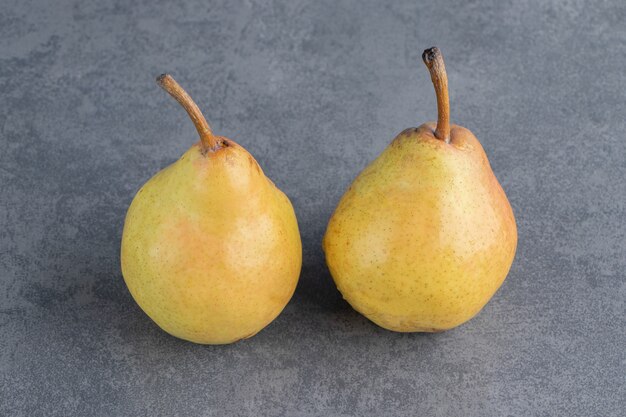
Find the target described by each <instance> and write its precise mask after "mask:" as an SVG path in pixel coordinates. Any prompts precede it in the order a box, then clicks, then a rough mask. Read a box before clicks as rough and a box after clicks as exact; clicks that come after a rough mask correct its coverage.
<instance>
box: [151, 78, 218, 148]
mask: <svg viewBox="0 0 626 417" xmlns="http://www.w3.org/2000/svg"><path fill="white" fill-rule="evenodd" d="M157 84H159V86H160V87H161V88H162V89H164V90H165V91H167V92H168V93H169V95H170V96H172V97H174V98H175V99H176V101H178V102H179V103H180V105H181V106H183V108H184V109H185V110H186V111H187V114H189V117H190V118H191V121H192V122H193V124H194V126H195V127H196V130H197V131H198V134H199V135H200V141H201V142H202V147H203V148H204V150H215V149H217V148H218V147H219V146H220V141H219V139H218V138H217V137H215V136H214V135H213V132H211V128H210V127H209V124H208V123H207V121H206V119H205V118H204V116H203V115H202V112H201V111H200V109H199V108H198V106H197V105H196V103H194V101H193V100H192V99H191V97H190V96H189V94H187V92H186V91H185V90H183V88H182V87H181V86H180V84H178V83H177V82H176V80H175V79H174V78H172V76H171V75H169V74H161V75H159V76H158V77H157Z"/></svg>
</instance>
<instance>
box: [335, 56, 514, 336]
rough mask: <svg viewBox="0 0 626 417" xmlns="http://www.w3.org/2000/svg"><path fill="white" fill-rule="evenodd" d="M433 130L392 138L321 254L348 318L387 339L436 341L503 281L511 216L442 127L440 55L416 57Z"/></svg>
mask: <svg viewBox="0 0 626 417" xmlns="http://www.w3.org/2000/svg"><path fill="white" fill-rule="evenodd" d="M422 58H423V60H424V63H425V64H426V66H427V67H428V69H429V71H430V74H431V78H432V81H433V84H434V86H435V91H436V95H437V108H438V120H437V124H436V125H435V124H434V123H426V124H423V125H421V126H420V127H417V128H409V129H406V130H404V131H403V132H402V133H400V134H399V135H398V136H397V137H396V138H395V139H394V140H393V141H392V142H391V144H390V145H389V147H387V149H385V151H384V152H383V153H382V154H380V155H379V156H378V158H376V159H375V160H374V161H373V162H372V163H371V164H370V165H369V166H367V167H366V168H365V169H364V170H363V171H362V172H361V173H360V174H359V175H358V177H357V178H356V179H355V180H354V182H353V183H352V185H351V186H350V188H349V189H348V191H347V192H346V193H345V194H344V196H343V197H342V198H341V201H340V202H339V205H338V206H337V208H336V210H335V212H334V214H333V215H332V217H331V219H330V222H329V224H328V228H327V230H326V234H325V235H324V241H323V249H324V252H325V255H326V262H327V264H328V267H329V269H330V272H331V275H332V277H333V279H334V281H335V283H336V285H337V287H338V289H339V291H340V292H341V293H342V295H343V297H344V298H345V299H346V300H347V301H348V302H349V303H350V305H352V307H353V308H354V309H356V310H357V311H359V312H360V313H362V314H363V315H365V316H366V317H367V318H368V319H370V320H371V321H373V322H374V323H376V324H378V325H379V326H382V327H384V328H386V329H389V330H394V331H398V332H438V331H443V330H447V329H451V328H453V327H455V326H458V325H460V324H462V323H464V322H466V321H467V320H469V319H471V318H472V317H474V316H475V315H476V314H477V313H478V312H479V311H480V310H481V309H482V308H483V306H484V305H485V304H486V303H487V302H488V301H489V299H491V297H492V296H493V295H494V293H495V292H496V290H497V289H498V288H499V287H500V285H501V284H502V282H503V281H504V279H505V277H506V275H507V273H508V271H509V268H510V267H511V263H512V262H513V258H514V256H515V249H516V246H517V228H516V225H515V218H514V217H513V211H512V209H511V206H510V204H509V201H508V200H507V197H506V195H505V194H504V191H503V190H502V187H501V186H500V184H499V183H498V180H497V179H496V177H495V175H494V174H493V171H492V170H491V166H490V165H489V161H488V160H487V156H486V155H485V152H484V150H483V148H482V146H481V145H480V143H479V142H478V140H477V139H476V138H475V137H474V135H473V134H472V133H471V132H470V131H469V130H467V129H465V128H463V127H461V126H457V125H450V117H449V115H450V110H449V109H450V107H449V99H448V81H447V76H446V71H445V66H444V62H443V57H442V55H441V52H440V51H439V49H437V48H430V49H427V50H426V51H424V54H423V55H422Z"/></svg>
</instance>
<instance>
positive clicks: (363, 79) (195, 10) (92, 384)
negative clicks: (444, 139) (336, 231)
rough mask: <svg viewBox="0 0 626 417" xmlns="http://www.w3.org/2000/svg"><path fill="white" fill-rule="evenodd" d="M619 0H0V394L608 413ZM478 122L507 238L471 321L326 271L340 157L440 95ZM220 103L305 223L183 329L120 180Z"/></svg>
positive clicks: (227, 123) (171, 411)
mask: <svg viewBox="0 0 626 417" xmlns="http://www.w3.org/2000/svg"><path fill="white" fill-rule="evenodd" d="M625 21H626V3H624V2H623V1H621V0H608V1H598V2H594V3H593V5H592V4H591V3H589V2H584V1H582V0H559V1H539V0H537V1H526V0H524V1H515V2H514V1H495V0H494V1H461V0H453V1H442V2H434V1H433V2H421V1H418V2H414V1H397V2H395V1H394V2H381V1H360V2H357V1H317V2H304V1H284V2H273V1H221V2H202V1H196V0H187V1H182V2H169V1H163V0H156V1H135V2H129V1H123V0H118V1H111V0H105V1H93V0H86V1H76V0H71V1H68V0H59V1H44V0H26V1H22V0H19V1H18V0H3V1H2V6H1V7H0V149H1V151H0V196H1V199H0V231H1V232H0V335H1V337H0V415H2V416H142V415H149V416H174V415H176V416H230V415H232V416H260V415H267V416H322V415H328V416H365V415H371V416H416V415H424V416H426V415H428V416H556V415H567V416H591V415H601V416H623V415H624V414H623V413H624V409H625V407H626V181H625V179H626V162H625V161H626V138H625V131H626V117H625V115H626V105H625V96H624V91H625V88H626V76H625V74H626V71H625V70H624V68H625V66H626V26H625V24H624V22H625ZM432 45H437V46H439V47H440V48H441V49H442V51H443V53H444V55H445V57H446V64H447V68H448V76H449V82H450V94H451V104H452V119H453V121H454V122H455V123H458V124H461V125H464V126H466V127H468V128H469V129H471V130H472V131H473V132H474V133H475V134H476V136H477V137H478V138H479V139H480V140H481V142H482V143H483V146H484V147H485V150H486V152H487V154H488V155H489V158H490V160H491V164H492V166H493V169H494V172H495V173H496V175H497V177H498V178H499V180H500V182H501V183H502V185H503V187H504V189H505V190H506V192H507V194H508V196H509V199H510V201H511V204H512V206H513V208H514V210H515V213H516V217H517V222H518V228H519V247H518V252H517V257H516V259H515V262H514V264H513V267H512V269H511V272H510V274H509V277H508V278H507V280H506V281H505V283H504V285H503V286H502V288H501V289H500V290H499V291H498V293H497V294H496V295H495V297H494V298H493V300H492V301H491V302H490V303H489V304H488V305H487V306H486V308H485V309H484V310H483V311H482V312H481V313H480V314H479V315H478V316H477V317H476V318H475V319H473V320H471V321H470V322H468V323H467V324H465V325H463V326H461V327H459V328H457V329H455V330H452V331H449V332H445V333H441V334H433V335H431V334H397V333H392V332H388V331H385V330H383V329H380V328H378V327H376V326H375V325H373V324H371V323H370V322H368V321H367V320H366V319H365V318H363V317H362V316H360V315H359V314H357V313H356V312H355V311H353V310H352V309H351V308H350V306H349V305H348V304H346V302H344V301H343V300H342V298H341V296H340V294H339V293H338V291H337V290H336V288H335V286H334V284H333V282H332V280H331V278H330V275H329V273H328V270H327V268H326V266H325V264H324V258H323V254H322V251H321V247H320V243H321V238H322V235H323V232H324V230H325V226H326V223H327V221H328V219H329V217H330V214H331V212H332V210H333V209H334V207H335V205H336V203H337V202H338V200H339V198H340V196H341V195H342V193H343V192H344V190H345V189H346V188H347V186H348V185H349V183H350V182H351V180H352V179H353V178H354V177H355V176H356V174H357V173H358V172H359V171H360V170H361V169H362V168H363V167H364V166H365V165H366V164H367V163H368V162H369V161H371V160H372V159H373V158H374V157H375V156H376V155H378V154H379V153H380V152H381V151H382V150H383V149H384V148H385V147H386V146H387V144H388V143H389V142H390V141H391V139H392V138H393V137H394V136H395V135H396V134H397V133H399V132H400V131H402V130H403V129H404V128H407V127H411V126H417V125H420V124H421V123H423V122H424V121H427V120H432V119H433V118H434V117H435V98H434V92H433V89H432V85H431V83H430V79H429V76H428V73H427V71H426V69H425V67H424V65H423V64H422V62H421V59H420V55H421V52H422V50H423V49H424V48H426V47H430V46H432ZM166 71H167V72H171V73H172V74H173V75H174V76H175V77H176V78H177V79H178V80H179V81H180V82H181V84H183V86H184V87H186V88H187V89H188V90H189V92H190V93H191V94H192V96H193V97H194V98H195V99H196V101H197V102H198V104H199V105H200V107H201V108H202V109H203V110H204V112H205V114H206V115H207V118H208V119H209V121H210V123H211V124H212V126H213V129H214V130H215V131H216V132H218V133H219V134H222V135H225V136H227V137H230V138H232V139H234V140H235V141H237V142H239V143H240V144H242V145H243V146H245V147H246V148H247V149H248V150H249V151H250V152H251V153H252V154H253V155H255V157H256V158H257V160H258V161H259V163H260V164H261V166H262V167H263V168H264V170H265V172H266V173H267V175H268V176H269V177H270V178H272V179H273V180H274V181H275V182H276V184H277V185H278V186H279V187H280V188H281V189H282V190H284V191H285V192H286V194H287V195H288V196H289V197H290V198H291V200H292V202H293V204H294V207H295V210H296V213H297V215H298V218H299V222H300V228H301V233H302V239H303V245H304V262H303V268H302V275H301V277H300V283H299V285H298V288H297V290H296V293H295V295H294V297H293V299H292V300H291V302H290V303H289V305H288V306H287V308H286V309H285V311H284V312H283V313H282V315H280V316H279V318H278V319H277V320H276V321H275V322H274V323H272V324H271V325H270V326H269V327H267V328H266V329H265V330H263V331H262V332H261V333H260V334H258V335H257V336H255V337H254V338H252V339H249V340H246V341H244V342H241V343H237V344H235V345H231V346H213V347H212V346H199V345H194V344H191V343H187V342H184V341H181V340H177V339H175V338H173V337H171V336H169V335H167V334H166V333H164V332H163V331H161V330H160V329H159V328H158V327H157V326H156V325H154V324H153V323H152V322H151V321H150V319H149V318H148V317H147V316H146V315H145V314H144V313H143V312H142V311H141V310H140V309H139V308H138V306H137V305H136V304H135V303H134V302H133V300H132V298H131V296H130V294H129V293H128V291H127V289H126V286H125V285H124V282H123V280H122V276H121V273H120V266H119V246H120V237H121V231H122V225H123V221H124V215H125V212H126V209H127V208H128V205H129V203H130V201H131V199H132V197H133V195H134V193H135V192H136V191H137V190H138V188H139V187H140V186H141V185H142V184H143V183H144V182H145V181H146V180H147V179H148V178H150V177H151V176H152V175H153V174H155V173H156V172H157V171H158V170H159V169H161V168H163V167H165V166H166V165H168V164H170V163H172V162H173V161H175V160H176V159H177V158H178V157H179V156H180V155H181V154H182V153H183V152H184V151H185V150H186V149H187V148H188V147H189V146H190V145H191V143H192V142H194V141H195V140H197V139H196V133H195V131H194V128H193V126H192V125H191V123H189V121H188V120H187V116H186V115H185V114H184V112H183V111H182V110H181V109H180V108H178V107H177V106H176V105H175V103H174V102H173V101H172V99H171V98H169V97H167V95H166V94H164V93H163V91H161V90H160V89H159V88H158V87H157V86H156V84H155V82H154V78H155V76H156V75H158V74H160V73H162V72H166Z"/></svg>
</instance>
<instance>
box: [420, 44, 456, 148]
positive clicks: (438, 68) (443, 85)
mask: <svg viewBox="0 0 626 417" xmlns="http://www.w3.org/2000/svg"><path fill="white" fill-rule="evenodd" d="M422 60H423V61H424V64H426V67H428V71H430V79H431V80H432V81H433V85H434V86H435V94H437V129H436V130H435V137H436V138H437V139H440V140H443V141H445V142H446V143H448V142H450V98H449V97H448V75H447V74H446V66H445V65H444V63H443V55H442V54H441V51H440V50H439V48H437V47H436V46H433V47H432V48H429V49H426V50H425V51H424V53H423V54H422Z"/></svg>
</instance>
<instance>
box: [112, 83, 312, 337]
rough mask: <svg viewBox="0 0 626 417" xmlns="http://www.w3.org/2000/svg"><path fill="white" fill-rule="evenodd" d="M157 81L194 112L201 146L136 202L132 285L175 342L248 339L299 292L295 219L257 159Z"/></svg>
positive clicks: (126, 254)
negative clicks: (210, 125) (220, 133)
mask: <svg viewBox="0 0 626 417" xmlns="http://www.w3.org/2000/svg"><path fill="white" fill-rule="evenodd" d="M157 82H158V83H159V85H160V86H161V87H163V89H165V90H166V91H167V92H168V93H169V94H171V95H172V96H173V97H174V98H175V99H176V100H177V101H178V102H179V103H180V104H181V105H182V106H183V107H184V108H185V110H187V112H188V114H189V116H190V117H191V119H192V121H193V122H194V124H195V126H196V129H197V130H198V133H199V134H200V141H199V142H198V143H196V144H195V145H193V146H192V147H191V148H190V149H189V150H188V151H187V152H185V154H184V155H183V156H182V157H181V158H180V159H179V160H178V161H176V162H175V163H173V164H172V165H170V166H169V167H167V168H165V169H163V170H162V171H160V172H159V173H157V174H156V175H155V176H154V177H152V178H151V179H150V180H149V181H148V182H147V183H146V184H145V185H144V186H143V187H141V189H140V190H139V191H138V192H137V195H136V196H135V198H134V199H133V201H132V203H131V205H130V208H129V209H128V214H127V215H126V222H125V224H124V232H123V236H122V249H121V263H122V274H123V276H124V280H125V281H126V285H127V286H128V289H129V290H130V293H131V294H132V296H133V298H134V299H135V301H136V302H137V304H139V306H140V307H141V308H142V309H143V310H144V311H145V312H146V314H147V315H148V316H149V317H150V318H151V319H152V320H154V321H155V322H156V323H157V324H158V325H159V326H160V327H161V328H162V329H163V330H165V331H166V332H168V333H170V334H172V335H174V336H176V337H179V338H181V339H185V340H189V341H192V342H195V343H203V344H224V343H231V342H235V341H237V340H240V339H244V338H248V337H250V336H252V335H254V334H256V333H257V332H258V331H260V330H261V329H263V328H264V327H265V326H267V325H268V324H269V323H270V322H271V321H272V320H274V318H276V317H277V316H278V314H280V312H281V311H282V310H283V308H284V307H285V305H286V304H287V302H288V301H289V299H290V298H291V296H292V294H293V292H294V290H295V288H296V284H297V282H298V276H299V274H300V267H301V264H302V244H301V241H300V233H299V231H298V223H297V220H296V216H295V214H294V211H293V208H292V206H291V203H290V201H289V199H288V198H287V197H286V196H285V194H283V193H282V192H281V191H280V190H279V189H278V188H277V187H276V186H275V185H274V183H272V181H271V180H269V179H268V178H267V177H266V176H265V175H264V174H263V171H262V170H261V168H260V167H259V164H258V163H257V161H256V160H255V159H254V158H253V157H252V155H250V154H249V153H248V152H247V151H246V150H245V149H244V148H243V147H241V146H239V145H238V144H236V143H235V142H233V141H232V140H230V139H227V138H224V137H220V136H216V135H214V134H213V133H212V132H211V130H210V128H209V125H208V124H207V122H206V120H205V119H204V116H203V115H202V113H201V112H200V110H199V109H198V107H197V106H196V105H195V103H194V102H193V101H192V100H191V97H189V95H187V93H186V92H185V91H184V90H183V89H182V88H181V87H180V86H179V85H178V84H177V83H176V81H174V79H173V78H172V77H171V76H169V75H166V74H164V75H162V76H160V77H159V78H158V79H157Z"/></svg>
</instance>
